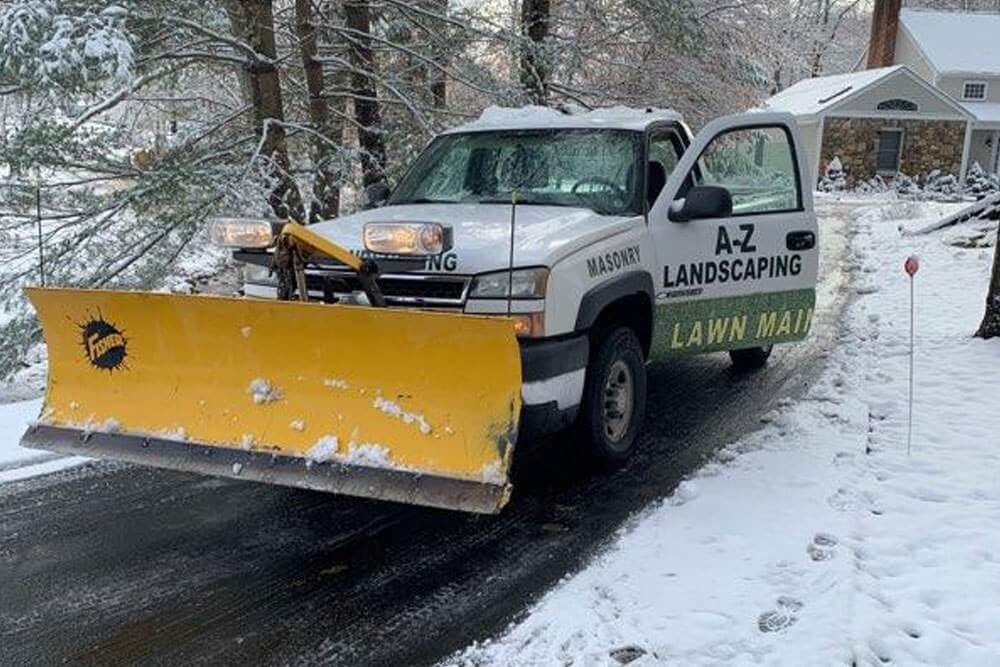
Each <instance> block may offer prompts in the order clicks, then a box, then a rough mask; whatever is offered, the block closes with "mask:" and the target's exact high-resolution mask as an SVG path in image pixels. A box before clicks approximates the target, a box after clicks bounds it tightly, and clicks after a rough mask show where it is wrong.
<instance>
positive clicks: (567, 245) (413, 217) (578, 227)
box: [311, 204, 642, 274]
mask: <svg viewBox="0 0 1000 667" xmlns="http://www.w3.org/2000/svg"><path fill="white" fill-rule="evenodd" d="M510 209H511V207H510V206H509V205H507V204H411V205H401V206H386V207H384V208H377V209H373V210H370V211H362V212H360V213H355V214H353V215H347V216H344V217H342V218H337V219H336V220H328V221H326V222H321V223H318V224H315V225H313V226H312V227H311V229H312V230H313V231H315V232H317V233H319V234H322V235H323V236H325V237H326V238H328V239H330V240H331V241H333V242H334V243H337V244H338V245H341V246H343V247H345V248H347V249H348V250H351V251H352V252H362V251H363V250H364V243H363V241H362V230H363V228H364V226H365V224H366V223H369V222H413V223H421V222H437V223H440V224H442V225H448V226H450V227H451V228H452V230H453V233H454V244H453V247H452V249H451V250H449V251H448V252H447V253H445V254H444V256H442V257H440V258H437V257H435V258H429V260H428V262H427V266H426V270H427V271H431V272H446V273H465V274H472V273H484V272H487V271H497V270H503V269H505V268H507V263H508V259H509V257H508V254H509V252H510ZM639 224H642V222H641V218H638V217H615V216H606V215H598V214H597V213H594V212H593V211H591V210H589V209H582V208H569V207H563V206H536V205H521V206H518V207H517V219H516V225H515V233H514V234H515V235H514V266H553V265H554V264H555V263H556V262H558V261H559V260H561V259H563V258H565V257H567V256H568V255H570V254H572V253H574V252H575V251H577V250H580V249H581V248H585V247H587V246H589V245H591V244H593V243H595V242H596V241H599V240H601V239H603V238H607V237H609V236H614V235H616V234H619V233H621V232H623V231H625V230H627V229H629V228H631V227H633V226H635V225H639Z"/></svg>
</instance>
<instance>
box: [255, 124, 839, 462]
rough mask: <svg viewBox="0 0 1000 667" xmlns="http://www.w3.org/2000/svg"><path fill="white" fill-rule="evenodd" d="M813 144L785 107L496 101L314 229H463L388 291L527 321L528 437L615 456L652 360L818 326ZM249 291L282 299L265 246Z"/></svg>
mask: <svg viewBox="0 0 1000 667" xmlns="http://www.w3.org/2000/svg"><path fill="white" fill-rule="evenodd" d="M803 155H804V152H803V149H802V145H801V139H800V137H799V132H798V128H797V126H796V124H795V121H794V120H793V118H792V117H791V116H789V115H786V114H773V113H748V114H741V115H737V116H730V117H726V118H721V119H718V120H716V121H714V122H712V123H709V124H708V125H707V126H706V127H705V128H704V129H703V130H701V132H699V133H698V134H697V136H694V135H692V133H691V132H690V130H689V129H688V127H687V126H686V125H685V123H684V121H683V119H682V118H681V116H680V115H678V114H676V113H674V112H672V111H665V110H653V109H646V110H636V109H626V108H622V107H617V108H611V109H602V110H595V111H590V112H585V113H562V112H560V111H556V110H551V109H542V108H537V107H529V108H526V109H495V108H494V109H489V110H487V111H486V112H485V113H484V114H483V116H482V117H481V118H480V119H479V120H477V121H474V122H472V123H468V124H466V125H463V126H460V127H457V128H454V129H452V130H449V131H446V132H444V133H442V134H440V135H439V136H437V137H436V138H435V139H434V140H433V141H431V143H430V144H429V145H428V146H427V148H426V149H425V150H424V151H423V153H421V154H420V156H419V157H417V159H416V160H415V162H414V163H413V165H412V167H411V168H410V169H409V170H408V172H407V173H406V175H405V176H404V177H403V178H402V180H401V181H400V182H399V184H398V185H397V186H396V187H395V188H394V189H393V190H392V191H391V193H390V194H388V196H387V197H385V198H382V199H380V200H378V201H374V202H372V204H373V205H372V206H371V207H370V208H368V209H367V210H364V211H361V212H358V213H356V214H352V215H347V216H343V217H340V218H337V219H335V220H329V221H324V222H321V223H318V224H315V225H313V226H312V227H311V230H312V231H314V232H317V233H318V234H320V235H322V236H324V237H326V238H328V239H329V240H331V241H333V242H334V243H336V244H338V245H340V246H342V247H345V248H348V249H349V250H351V251H352V252H353V253H355V254H357V255H360V256H370V255H371V252H370V251H369V250H368V249H366V247H365V244H364V240H363V239H364V233H365V228H366V226H367V225H370V224H372V223H406V224H419V223H432V224H437V225H441V226H443V227H445V228H447V229H448V231H449V235H450V239H451V247H450V249H448V250H447V251H446V252H443V253H440V254H437V255H433V256H428V257H426V258H424V259H423V260H421V262H420V264H419V265H418V266H410V267H407V268H406V270H400V271H391V272H384V273H382V274H380V275H379V277H378V285H379V288H380V290H381V292H382V294H383V296H384V298H385V301H386V304H387V305H388V306H389V307H390V308H391V307H399V308H421V309H444V310H450V311H460V312H464V313H468V314H475V315H484V316H497V317H508V318H510V319H511V320H512V323H513V327H514V329H515V332H516V334H517V336H518V339H519V342H520V347H521V364H522V377H523V385H522V404H523V405H522V410H521V421H520V423H521V436H522V438H523V437H529V436H533V435H537V434H540V433H545V432H552V431H556V430H559V429H563V428H566V427H570V426H572V427H575V428H577V429H578V430H579V432H580V434H581V435H582V436H583V439H584V440H585V441H586V442H587V443H588V445H587V453H588V454H589V455H590V456H592V457H593V458H594V460H595V461H597V462H599V463H601V464H610V465H615V464H620V463H621V462H623V461H624V460H625V459H626V458H627V457H628V455H629V454H630V453H631V451H632V449H633V446H634V443H635V440H636V436H637V434H638V433H639V430H640V428H641V425H642V420H643V415H644V404H645V394H646V371H645V367H646V364H647V363H648V362H650V361H653V360H657V359H662V358H666V357H671V356H679V355H688V354H696V353H710V352H723V351H724V352H728V353H729V354H730V356H731V357H732V360H733V363H734V364H736V365H737V366H739V367H742V368H753V367H759V366H763V365H764V364H765V363H766V361H767V359H768V357H769V356H770V354H771V350H772V349H773V346H774V345H775V344H778V343H789V342H794V341H797V340H801V339H803V338H805V337H806V335H807V334H808V332H809V330H810V327H811V323H812V317H813V308H814V303H815V284H816V278H817V266H818V252H819V251H818V244H817V231H818V230H817V226H816V218H815V214H814V212H813V203H812V193H811V189H810V188H808V187H807V186H806V185H805V184H806V183H808V182H809V178H808V175H807V173H806V170H807V165H805V164H804V163H805V160H804V159H803V157H802V156H803ZM243 258H244V259H246V258H247V257H246V254H244V255H243ZM306 277H307V287H308V291H309V296H310V298H311V299H315V300H323V301H329V302H340V303H345V302H346V303H351V302H357V303H364V299H365V297H364V293H363V290H361V288H360V285H359V284H358V278H357V276H356V274H355V273H353V272H352V271H350V270H348V269H347V268H346V267H343V268H341V267H338V266H336V265H332V266H331V265H324V266H311V267H309V268H308V269H307V271H306ZM244 289H245V293H246V294H247V295H248V296H257V297H264V298H274V297H275V296H276V289H277V288H276V284H275V279H274V277H273V276H272V275H271V273H270V271H269V268H268V266H267V262H260V261H255V260H253V259H252V258H251V263H248V264H247V265H246V269H245V286H244Z"/></svg>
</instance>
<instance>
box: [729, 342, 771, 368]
mask: <svg viewBox="0 0 1000 667" xmlns="http://www.w3.org/2000/svg"><path fill="white" fill-rule="evenodd" d="M773 351H774V346H773V345H765V346H764V347H750V348H747V349H745V350H730V351H729V358H730V359H732V361H733V366H735V367H736V368H737V369H738V370H741V371H749V370H753V369H755V368H763V367H764V366H766V365H767V360H768V359H769V358H770V357H771V352H773Z"/></svg>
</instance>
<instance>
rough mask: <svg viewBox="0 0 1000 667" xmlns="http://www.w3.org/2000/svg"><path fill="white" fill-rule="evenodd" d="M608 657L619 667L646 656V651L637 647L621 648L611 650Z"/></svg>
mask: <svg viewBox="0 0 1000 667" xmlns="http://www.w3.org/2000/svg"><path fill="white" fill-rule="evenodd" d="M608 655H610V656H611V659H612V660H614V661H615V662H617V663H618V664H619V665H627V664H629V663H630V662H635V661H636V660H638V659H639V658H641V657H642V656H644V655H646V649H644V648H641V647H639V646H622V647H621V648H616V649H614V650H612V651H611V652H610V653H609V654H608Z"/></svg>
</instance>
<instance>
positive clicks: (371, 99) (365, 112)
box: [344, 1, 386, 187]
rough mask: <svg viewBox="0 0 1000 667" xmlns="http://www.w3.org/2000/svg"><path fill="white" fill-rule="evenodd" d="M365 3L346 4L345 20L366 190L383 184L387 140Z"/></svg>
mask: <svg viewBox="0 0 1000 667" xmlns="http://www.w3.org/2000/svg"><path fill="white" fill-rule="evenodd" d="M368 7H369V6H368V4H367V3H366V2H363V1H362V2H354V1H345V2H344V20H345V23H346V24H347V27H348V28H349V29H350V30H352V31H353V32H352V34H351V35H350V37H349V38H348V42H349V44H350V49H349V52H350V61H351V68H352V71H351V94H352V97H353V99H354V119H355V120H356V121H357V124H358V144H359V146H360V148H361V180H362V183H363V184H364V186H365V187H368V186H369V185H372V184H374V183H384V182H385V181H386V176H385V164H386V156H385V138H384V137H383V136H382V110H381V108H380V106H379V101H378V91H377V90H376V88H375V79H374V78H373V76H374V75H375V73H376V71H377V69H376V63H375V54H374V52H373V51H372V46H371V39H370V38H369V37H368V35H369V34H370V31H371V14H370V12H369V9H368Z"/></svg>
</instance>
